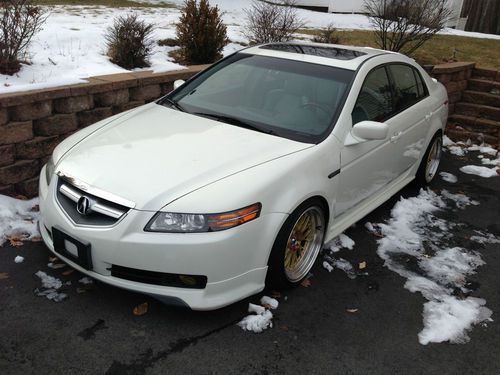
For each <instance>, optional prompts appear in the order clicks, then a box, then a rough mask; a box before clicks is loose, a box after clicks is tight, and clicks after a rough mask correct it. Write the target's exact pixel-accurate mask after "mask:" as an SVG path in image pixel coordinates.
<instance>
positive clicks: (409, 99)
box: [389, 64, 424, 112]
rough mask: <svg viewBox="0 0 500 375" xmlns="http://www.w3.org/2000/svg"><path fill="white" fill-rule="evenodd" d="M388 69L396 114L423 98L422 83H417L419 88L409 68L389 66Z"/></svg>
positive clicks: (413, 73)
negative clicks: (393, 90) (392, 80)
mask: <svg viewBox="0 0 500 375" xmlns="http://www.w3.org/2000/svg"><path fill="white" fill-rule="evenodd" d="M389 69H390V71H391V74H392V77H393V79H394V88H395V95H396V98H395V99H396V100H395V101H396V111H397V112H399V111H402V110H403V109H405V108H408V107H410V106H412V105H413V104H415V103H417V102H418V101H419V100H420V99H421V98H422V97H423V96H424V94H423V87H422V86H421V85H422V82H421V81H420V82H419V83H420V87H419V84H417V80H416V78H415V72H414V69H413V68H412V67H411V66H408V65H402V64H397V65H396V64H395V65H390V67H389Z"/></svg>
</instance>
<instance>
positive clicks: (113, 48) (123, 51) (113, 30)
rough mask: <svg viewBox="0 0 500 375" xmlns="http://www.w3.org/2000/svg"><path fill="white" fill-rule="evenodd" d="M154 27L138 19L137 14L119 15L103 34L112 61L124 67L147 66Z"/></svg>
mask: <svg viewBox="0 0 500 375" xmlns="http://www.w3.org/2000/svg"><path fill="white" fill-rule="evenodd" d="M153 31H154V27H153V25H152V24H148V23H146V22H144V21H141V20H139V17H138V15H137V14H129V15H127V16H119V17H117V18H116V19H115V21H114V23H113V25H112V26H110V27H109V28H108V30H107V33H106V35H105V36H104V38H105V40H106V45H107V49H108V56H109V58H110V60H111V62H112V63H114V64H116V65H119V66H121V67H122V68H125V69H133V68H144V67H147V66H149V61H148V59H149V57H150V55H151V53H152V50H153V46H154V41H153V40H152V34H153Z"/></svg>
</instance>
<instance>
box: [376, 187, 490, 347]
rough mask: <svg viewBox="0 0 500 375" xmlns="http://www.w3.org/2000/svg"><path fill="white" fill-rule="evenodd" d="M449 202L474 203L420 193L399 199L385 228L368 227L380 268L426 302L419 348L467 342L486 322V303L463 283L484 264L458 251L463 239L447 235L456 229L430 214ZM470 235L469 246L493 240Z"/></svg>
mask: <svg viewBox="0 0 500 375" xmlns="http://www.w3.org/2000/svg"><path fill="white" fill-rule="evenodd" d="M449 203H452V204H454V206H455V207H456V208H458V209H462V208H464V207H466V206H468V205H471V204H478V202H475V201H473V200H471V199H469V198H468V197H466V196H465V195H463V194H451V193H449V192H447V191H446V190H443V191H442V193H441V195H437V194H436V193H434V192H432V191H430V190H421V191H420V194H419V195H418V196H417V197H412V198H408V199H403V198H402V199H401V200H400V201H399V202H398V203H397V204H396V205H395V206H394V208H393V209H392V211H391V219H389V221H388V222H387V223H381V224H374V225H371V226H370V227H371V231H373V232H375V233H377V234H379V235H382V236H383V237H382V238H380V239H379V240H378V250H377V252H378V255H379V256H380V257H381V258H382V259H383V260H384V261H385V265H386V266H387V267H388V268H389V269H391V270H392V271H394V272H396V273H398V274H399V275H400V276H402V277H405V278H406V279H407V281H406V283H405V288H407V289H408V290H410V291H411V292H420V293H421V294H422V295H423V296H424V297H425V298H426V299H427V300H428V302H426V303H425V304H424V310H423V321H424V328H423V329H422V331H421V332H420V333H419V335H418V338H419V341H420V343H421V344H423V345H426V344H428V343H430V342H443V341H450V342H451V343H464V342H467V341H468V340H469V337H468V335H467V331H468V330H470V329H471V328H472V326H473V325H475V324H478V323H481V322H485V321H489V320H491V319H490V316H491V314H492V312H491V310H489V309H488V308H487V307H485V304H486V301H485V300H484V299H481V298H475V297H471V296H470V294H471V292H472V291H471V290H470V289H469V288H468V286H469V285H470V284H467V282H466V278H467V276H469V275H472V274H474V273H475V270H476V268H477V267H479V266H481V265H483V264H484V261H483V260H482V259H481V256H480V254H479V253H478V252H476V251H472V250H467V249H465V248H463V247H461V246H460V244H461V243H462V242H463V241H464V240H463V239H462V238H457V236H454V235H453V234H451V233H450V229H451V228H453V227H456V226H457V225H459V224H455V223H450V222H448V221H446V220H443V219H441V218H438V217H436V216H435V215H434V213H437V212H439V211H440V210H441V209H443V208H445V207H446V206H447V204H449ZM370 227H368V229H370ZM464 230H465V229H464ZM476 232H477V231H476ZM475 234H476V238H474V237H471V238H470V240H471V241H476V242H478V243H481V241H489V242H492V241H496V240H497V239H496V237H495V236H493V237H491V235H489V236H488V235H486V234H484V233H482V232H477V233H475ZM483 243H484V242H483Z"/></svg>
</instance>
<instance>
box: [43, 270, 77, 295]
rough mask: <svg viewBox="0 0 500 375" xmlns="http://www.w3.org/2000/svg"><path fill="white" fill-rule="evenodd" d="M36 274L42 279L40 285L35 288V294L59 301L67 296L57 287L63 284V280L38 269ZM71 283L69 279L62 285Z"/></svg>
mask: <svg viewBox="0 0 500 375" xmlns="http://www.w3.org/2000/svg"><path fill="white" fill-rule="evenodd" d="M35 275H36V276H38V277H39V278H40V280H41V281H42V287H41V288H36V289H35V291H34V292H35V294H36V295H37V296H40V297H47V298H48V299H49V300H51V301H54V302H61V301H64V300H65V299H66V298H68V295H67V294H66V293H61V292H60V291H59V289H61V287H62V286H63V282H62V281H61V280H59V279H58V278H55V277H53V276H50V275H47V274H46V273H45V272H43V271H38V272H37V273H35ZM69 284H71V282H70V281H67V282H66V283H65V284H64V285H69Z"/></svg>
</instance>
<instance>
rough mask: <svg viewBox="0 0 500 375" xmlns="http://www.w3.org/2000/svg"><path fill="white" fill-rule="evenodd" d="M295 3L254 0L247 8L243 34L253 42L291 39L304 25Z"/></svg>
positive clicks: (285, 0)
mask: <svg viewBox="0 0 500 375" xmlns="http://www.w3.org/2000/svg"><path fill="white" fill-rule="evenodd" d="M294 5H295V2H294V0H283V1H282V2H281V3H280V4H276V3H268V2H264V1H258V0H253V1H252V4H251V6H250V8H249V9H245V14H246V19H247V22H246V25H245V29H244V31H243V35H245V37H247V38H248V40H249V41H250V42H251V43H253V44H257V43H272V42H287V41H289V40H290V39H292V37H293V34H294V33H296V32H297V30H299V29H300V28H301V27H303V26H304V21H303V20H302V19H301V18H300V17H299V15H298V12H297V8H295V7H294Z"/></svg>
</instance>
